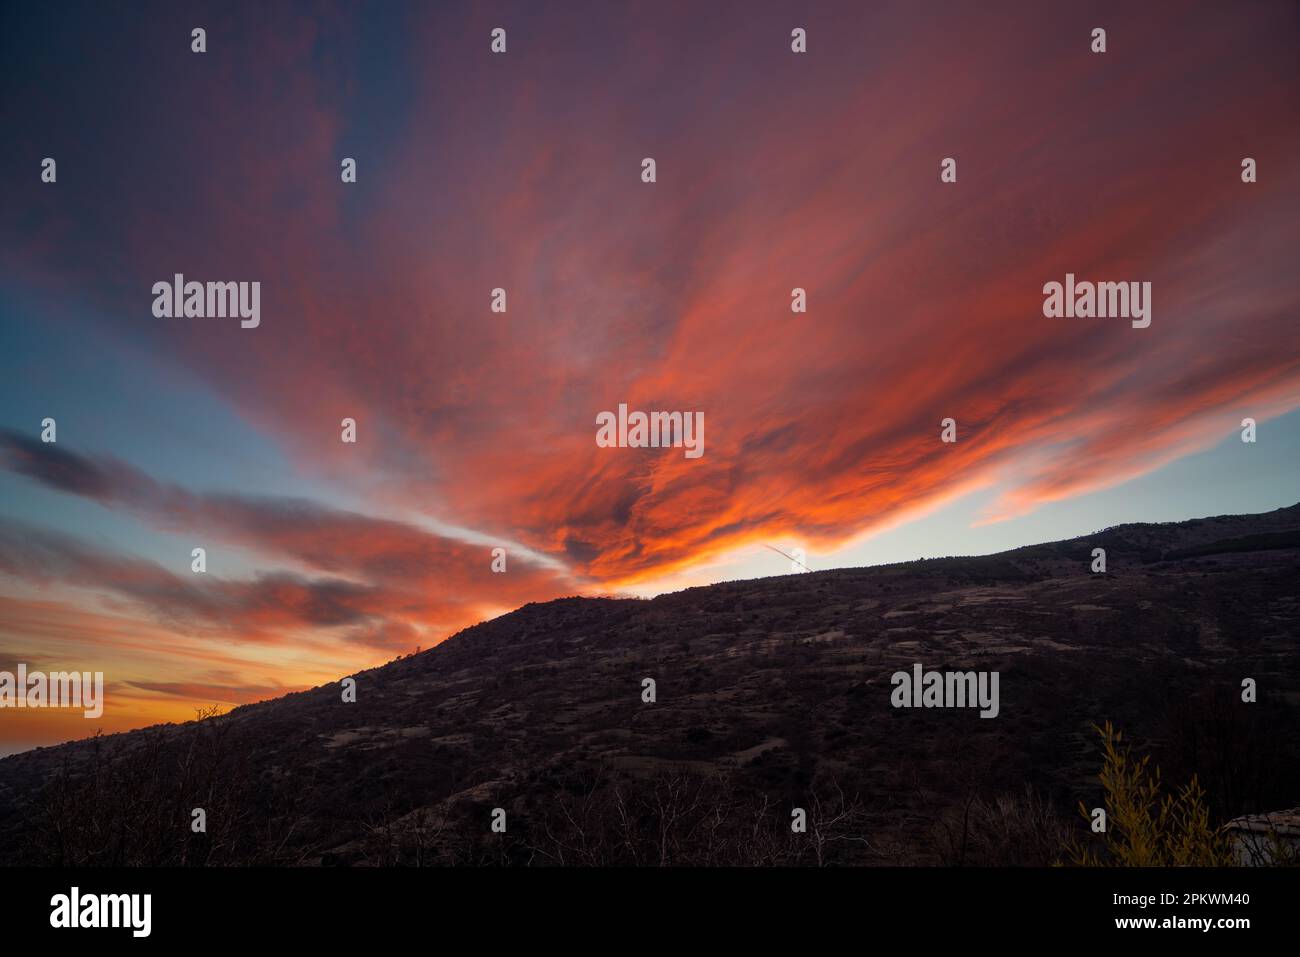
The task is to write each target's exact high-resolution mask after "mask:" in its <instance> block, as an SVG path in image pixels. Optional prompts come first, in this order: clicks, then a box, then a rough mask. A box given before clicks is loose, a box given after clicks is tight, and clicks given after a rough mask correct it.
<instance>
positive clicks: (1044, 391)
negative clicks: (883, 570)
mask: <svg viewBox="0 0 1300 957" xmlns="http://www.w3.org/2000/svg"><path fill="white" fill-rule="evenodd" d="M1070 6H1071V7H1072V8H1073V9H1071V10H1069V11H1067V10H1066V8H1065V5H1058V4H1044V3H1036V2H1023V3H991V4H981V3H973V2H972V3H952V4H944V3H930V2H926V3H918V2H903V3H896V4H895V3H878V2H874V0H873V2H862V0H855V2H852V3H843V4H834V3H817V4H813V5H808V4H793V3H789V4H787V3H764V2H758V0H754V2H746V3H734V4H732V3H713V2H710V3H687V4H671V3H653V4H650V3H647V4H644V5H626V4H612V3H577V2H575V3H554V4H542V3H516V4H511V3H482V4H443V3H435V2H421V3H412V4H409V5H402V4H397V3H388V2H384V3H375V4H370V5H367V6H366V7H357V6H353V5H339V6H325V5H322V6H319V7H315V8H312V9H310V10H309V9H308V8H307V7H300V6H297V5H292V4H285V3H270V4H252V3H248V4H242V3H241V4H230V3H213V4H201V5H185V4H175V3H159V4H131V5H130V6H129V11H130V12H129V13H128V12H126V11H127V9H128V8H122V7H121V6H118V5H109V4H93V5H85V6H82V5H74V4H65V3H49V4H45V3H42V4H35V3H11V4H6V5H5V6H4V8H3V11H2V12H0V52H2V54H3V63H4V79H3V86H2V88H0V89H2V92H0V128H2V129H3V134H4V135H3V145H2V146H0V669H13V668H15V667H16V665H17V663H18V662H24V663H26V664H27V665H28V666H29V667H30V668H33V669H35V668H48V669H58V670H73V669H75V670H89V671H103V672H104V673H105V677H106V682H107V686H108V693H107V703H106V709H105V714H104V717H103V718H102V719H101V720H99V721H88V720H86V719H84V718H82V717H81V715H80V713H79V712H66V711H63V712H58V711H42V712H27V711H23V712H18V711H13V710H5V711H0V754H3V753H7V752H11V751H14V750H16V749H20V748H24V747H30V746H32V745H34V744H48V743H53V742H56V741H61V740H66V739H68V738H75V737H83V736H85V735H87V734H90V733H93V731H94V730H95V729H96V728H99V727H102V728H104V729H105V730H109V731H112V730H121V729H125V728H131V727H138V726H141V725H146V724H151V723H154V722H156V721H160V720H180V719H186V718H189V717H192V716H193V713H194V710H195V708H198V707H203V706H207V705H211V704H219V705H220V706H221V707H222V708H223V709H224V708H229V707H232V706H234V705H236V704H240V703H245V702H250V701H256V700H260V699H263V698H267V697H273V696H276V695H279V694H282V693H285V692H287V691H291V690H297V689H301V688H305V687H311V686H314V685H318V684H321V683H324V682H326V681H332V680H336V679H337V678H339V677H341V676H343V675H346V674H348V673H350V672H352V671H355V670H357V669H360V668H364V667H371V666H374V665H376V664H380V663H382V662H384V661H387V660H389V659H391V658H393V657H394V656H396V655H399V654H406V653H408V652H410V651H413V650H414V649H415V648H416V647H417V646H419V647H424V648H428V647H429V646H431V645H434V644H436V643H437V642H438V641H440V640H441V639H443V638H445V637H446V636H448V635H450V634H452V633H454V632H455V631H457V630H459V629H460V628H462V627H464V626H466V625H469V624H473V623H474V622H477V621H480V620H482V619H485V618H490V617H493V616H495V615H498V614H501V613H503V612H506V611H509V610H511V609H513V608H516V607H518V606H519V605H521V604H524V603H526V602H529V601H543V600H547V599H550V598H554V597H559V596H563V595H572V594H584V595H600V594H635V595H652V594H656V593H659V592H662V591H665V590H672V589H676V588H681V587H685V586H688V585H694V584H703V583H708V582H714V581H721V580H726V579H735V578H749V577H755V576H761V575H781V574H786V573H787V572H788V571H789V570H790V562H789V561H788V560H786V559H784V558H782V557H781V556H780V555H779V554H777V553H776V552H774V551H772V550H770V549H769V548H768V547H767V546H772V547H773V548H779V549H781V550H783V551H787V552H788V551H790V550H791V549H793V548H803V549H805V550H806V553H807V556H808V557H807V564H808V565H809V566H810V567H812V568H814V569H820V568H831V567H839V566H845V565H862V564H874V563H879V562H889V561H900V560H906V559H911V558H917V557H922V556H930V557H932V556H937V555H951V554H976V553H987V552H993V551H999V550H1002V549H1004V548H1010V547H1015V546H1018V545H1023V544H1028V543H1033V542H1040V541H1047V540H1053V539H1060V538H1068V537H1073V536H1075V535H1079V534H1085V533H1087V532H1090V531H1094V530H1096V529H1098V528H1101V527H1104V526H1107V525H1113V524H1118V523H1121V522H1127V521H1169V520H1178V519H1185V518H1190V517H1196V516H1202V515H1212V514H1223V513H1232V512H1260V511H1267V510H1271V509H1274V508H1278V507H1280V506H1286V505H1291V504H1294V503H1295V502H1296V501H1298V500H1300V483H1298V482H1297V481H1296V475H1297V463H1300V349H1298V348H1297V346H1298V345H1300V331H1298V330H1300V325H1298V324H1297V323H1298V320H1300V284H1298V283H1297V279H1296V277H1297V272H1298V270H1297V250H1300V216H1298V215H1297V214H1298V213H1300V162H1298V158H1300V83H1298V82H1297V79H1298V77H1297V46H1298V41H1300V7H1297V5H1296V4H1294V3H1291V2H1277V3H1268V2H1259V3H1246V4H1225V3H1218V4H1182V3H1150V4H1148V3H1143V4H1131V3H1115V4H1100V5H1088V4H1071V5H1070ZM1135 8H1139V9H1135ZM498 26H499V27H503V28H505V29H506V31H507V36H508V48H507V52H506V53H505V54H493V53H492V52H491V51H490V49H489V45H490V35H489V34H490V31H491V30H492V29H493V28H494V27H498ZM1098 26H1100V27H1104V28H1105V29H1106V30H1107V34H1108V50H1107V52H1106V53H1104V54H1094V53H1092V52H1091V50H1090V33H1091V31H1092V29H1093V28H1094V27H1098ZM193 27H203V28H205V29H206V31H207V52H206V53H203V54H196V53H193V52H191V49H190V43H191V39H190V31H191V29H192V28H193ZM795 27H803V28H805V29H806V30H807V34H808V52H807V53H806V54H795V53H792V52H791V49H790V31H791V30H792V29H793V28H795ZM45 157H52V158H54V159H55V160H56V161H57V181H56V182H55V183H43V182H42V181H41V161H42V159H43V158H45ZM344 157H353V158H355V159H356V161H357V182H356V183H355V184H351V183H343V182H341V180H340V162H341V161H342V159H343V158H344ZM644 157H653V158H654V159H655V160H656V164H657V181H656V182H654V183H643V182H642V181H641V161H642V159H643V158H644ZM944 157H953V158H955V159H956V160H957V164H958V165H957V169H958V179H957V182H956V183H941V182H940V178H939V166H940V161H941V160H942V159H943V158H944ZM1243 157H1252V158H1254V159H1255V160H1256V161H1257V165H1258V182H1256V183H1251V184H1246V183H1243V182H1242V180H1241V161H1242V158H1243ZM1067 272H1072V273H1074V274H1076V275H1077V276H1078V277H1079V278H1080V279H1089V280H1113V281H1129V280H1134V281H1139V280H1140V281H1149V282H1151V283H1152V288H1153V316H1152V322H1151V325H1150V327H1149V328H1146V329H1135V328H1132V327H1131V326H1130V323H1129V322H1128V321H1127V320H1124V319H1078V318H1051V319H1049V318H1045V317H1044V315H1043V310H1042V306H1043V291H1042V289H1043V285H1044V283H1047V282H1050V281H1062V280H1063V279H1064V276H1065V274H1066V273H1067ZM175 273H183V274H184V275H185V276H186V278H187V279H196V280H199V281H208V280H211V281H253V280H256V281H259V282H260V283H261V296H262V299H261V324H260V326H259V327H258V328H256V329H242V328H240V324H239V321H238V319H229V318H226V319H223V318H172V319H165V318H155V316H154V315H153V313H152V311H151V306H152V302H153V295H152V293H151V288H152V286H153V284H154V283H155V282H158V281H166V282H170V281H171V279H172V277H173V275H174V274H175ZM496 287H501V288H504V289H505V290H507V294H508V311H507V312H506V313H505V314H499V313H493V312H492V311H491V310H490V308H489V305H490V299H491V290H492V289H494V288H496ZM794 287H802V288H804V289H806V290H807V294H808V311H807V313H806V314H793V313H792V312H791V309H790V303H791V290H792V288H794ZM620 402H626V403H628V405H629V406H630V407H631V408H633V409H642V410H678V411H684V410H698V411H701V412H703V413H704V418H705V454H704V455H703V457H701V458H698V459H689V458H686V457H685V456H684V455H683V454H682V450H681V449H632V448H613V449H611V448H599V447H597V445H596V443H595V441H594V436H595V431H596V416H597V414H598V413H600V412H602V411H604V410H613V409H616V408H617V406H618V404H619V403H620ZM1247 416H1249V417H1252V418H1254V419H1256V420H1257V422H1258V423H1259V434H1258V441H1257V442H1256V443H1255V444H1253V445H1252V444H1246V443H1243V442H1242V441H1241V440H1240V430H1241V427H1240V423H1241V420H1242V419H1243V418H1244V417H1247ZM46 417H52V418H54V419H55V420H56V422H57V442H56V443H53V444H49V443H43V442H42V441H41V421H42V419H44V418H46ZM345 417H351V418H354V419H355V420H356V422H357V431H358V441H357V443H356V444H355V445H349V444H344V443H343V442H341V441H340V421H341V420H342V419H343V418H345ZM945 417H952V418H954V419H955V420H956V421H957V430H958V441H957V442H956V443H952V444H947V443H943V442H941V441H940V421H941V420H942V419H944V418H945ZM198 546H202V547H204V548H205V549H206V550H207V558H208V566H207V572H206V573H205V574H201V575H200V574H195V573H193V572H192V571H191V569H190V552H191V549H192V548H194V547H198ZM497 546H502V547H505V548H506V549H507V554H508V566H507V571H506V572H505V573H504V574H496V573H493V572H492V570H491V567H490V565H491V559H492V555H491V550H492V548H494V547H497Z"/></svg>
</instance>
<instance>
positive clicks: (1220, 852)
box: [1068, 721, 1236, 867]
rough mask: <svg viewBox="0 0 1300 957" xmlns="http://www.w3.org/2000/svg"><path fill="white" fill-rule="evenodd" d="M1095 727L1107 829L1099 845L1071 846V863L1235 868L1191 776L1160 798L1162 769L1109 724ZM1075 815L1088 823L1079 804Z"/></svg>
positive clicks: (1097, 837) (1096, 838)
mask: <svg viewBox="0 0 1300 957" xmlns="http://www.w3.org/2000/svg"><path fill="white" fill-rule="evenodd" d="M1094 728H1096V730H1097V733H1098V734H1100V735H1101V740H1102V749H1103V752H1104V761H1103V764H1102V768H1101V786H1102V789H1103V790H1104V791H1105V798H1104V807H1105V810H1106V830H1105V832H1104V833H1101V834H1096V835H1094V836H1093V839H1094V841H1096V842H1098V843H1099V844H1100V846H1096V845H1093V844H1091V843H1090V844H1089V845H1087V846H1085V845H1081V844H1078V843H1075V844H1074V845H1073V846H1071V847H1070V849H1069V851H1068V858H1069V861H1068V862H1069V863H1071V864H1076V865H1080V866H1084V867H1104V866H1117V867H1193V866H1194V867H1225V866H1230V865H1232V864H1235V863H1236V860H1235V859H1234V857H1233V854H1232V842H1231V839H1230V838H1229V837H1228V836H1227V835H1226V834H1225V833H1224V832H1223V830H1222V829H1221V828H1217V827H1214V826H1212V825H1211V824H1210V811H1209V808H1208V807H1207V806H1206V804H1205V792H1204V790H1202V788H1201V786H1200V784H1198V783H1197V781H1196V777H1195V775H1193V777H1192V779H1191V780H1190V781H1189V782H1188V783H1187V784H1186V785H1184V786H1183V787H1181V788H1179V789H1178V791H1177V793H1175V794H1164V793H1163V792H1162V791H1161V786H1160V769H1159V768H1158V767H1155V768H1153V767H1151V765H1150V761H1151V759H1150V756H1149V755H1147V756H1143V757H1141V758H1137V757H1135V756H1134V755H1133V753H1132V749H1131V748H1130V747H1129V746H1128V745H1126V744H1125V743H1124V741H1123V735H1121V734H1120V732H1119V731H1117V730H1115V728H1114V727H1113V726H1112V725H1111V723H1110V722H1109V721H1108V722H1106V725H1105V727H1101V728H1097V727H1096V726H1095V725H1094ZM1079 811H1080V813H1081V814H1083V816H1084V819H1085V820H1087V821H1089V823H1091V821H1092V815H1091V813H1090V811H1089V810H1088V808H1086V807H1084V805H1083V802H1082V801H1080V802H1079Z"/></svg>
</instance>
